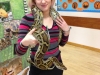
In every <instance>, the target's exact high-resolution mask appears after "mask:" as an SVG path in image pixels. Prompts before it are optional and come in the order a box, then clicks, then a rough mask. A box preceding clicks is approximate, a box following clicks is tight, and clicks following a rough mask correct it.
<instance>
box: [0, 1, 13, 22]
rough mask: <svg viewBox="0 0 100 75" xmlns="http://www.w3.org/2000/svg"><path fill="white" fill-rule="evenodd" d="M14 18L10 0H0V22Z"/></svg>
mask: <svg viewBox="0 0 100 75" xmlns="http://www.w3.org/2000/svg"><path fill="white" fill-rule="evenodd" d="M12 19H13V15H12V11H11V6H10V2H9V1H6V2H0V22H7V21H10V20H12Z"/></svg>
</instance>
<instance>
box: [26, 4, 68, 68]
mask: <svg viewBox="0 0 100 75" xmlns="http://www.w3.org/2000/svg"><path fill="white" fill-rule="evenodd" d="M31 11H32V13H33V15H34V23H33V25H32V26H31V29H33V28H36V30H35V32H34V33H33V36H34V37H35V38H36V39H37V40H38V42H39V47H38V50H37V51H36V54H35V57H34V62H33V61H32V60H31V58H28V59H27V62H29V63H31V64H33V65H34V66H36V67H37V68H39V69H42V70H51V69H53V68H54V67H55V66H56V67H57V68H58V69H61V70H66V69H67V68H66V67H65V66H64V65H63V64H62V63H60V62H59V61H58V59H57V58H56V57H49V58H48V59H47V60H43V56H44V54H45V53H46V52H47V51H48V47H49V45H50V42H49V41H50V38H49V37H50V36H49V34H48V33H46V31H45V30H43V29H42V27H41V26H42V25H43V14H42V11H41V10H39V9H38V7H37V6H35V5H34V6H33V7H32V9H31ZM50 16H51V17H52V19H53V20H55V19H56V18H57V17H58V16H59V13H58V12H57V11H56V10H55V9H54V8H51V11H50ZM31 29H30V30H31ZM59 34H60V35H59V42H60V40H61V29H60V33H59ZM59 42H58V43H59ZM53 64H54V66H53V67H52V65H53Z"/></svg>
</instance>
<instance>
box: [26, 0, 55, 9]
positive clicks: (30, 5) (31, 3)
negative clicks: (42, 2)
mask: <svg viewBox="0 0 100 75" xmlns="http://www.w3.org/2000/svg"><path fill="white" fill-rule="evenodd" d="M51 1H52V4H51V7H53V5H54V3H55V0H51ZM34 4H35V0H28V4H27V5H28V7H29V8H31V7H32V5H34Z"/></svg>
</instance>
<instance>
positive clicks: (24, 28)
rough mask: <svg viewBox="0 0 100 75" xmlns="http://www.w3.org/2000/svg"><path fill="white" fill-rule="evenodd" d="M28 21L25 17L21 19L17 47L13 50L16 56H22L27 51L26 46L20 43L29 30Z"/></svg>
mask: <svg viewBox="0 0 100 75" xmlns="http://www.w3.org/2000/svg"><path fill="white" fill-rule="evenodd" d="M28 20H29V18H28V17H27V16H26V15H25V16H24V17H23V18H22V20H21V23H20V26H19V33H18V39H17V45H16V49H15V52H16V54H17V55H24V54H25V53H26V51H27V49H28V46H25V45H23V44H22V43H21V41H22V40H23V39H24V37H25V36H26V34H27V33H28V32H29V28H30V25H29V24H30V23H29V21H28Z"/></svg>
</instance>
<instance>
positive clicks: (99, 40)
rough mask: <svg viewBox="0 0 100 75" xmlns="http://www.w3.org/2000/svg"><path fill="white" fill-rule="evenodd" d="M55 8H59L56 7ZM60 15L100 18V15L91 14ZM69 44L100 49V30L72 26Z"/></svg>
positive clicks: (64, 13) (67, 13)
mask: <svg viewBox="0 0 100 75" xmlns="http://www.w3.org/2000/svg"><path fill="white" fill-rule="evenodd" d="M56 1H57V0H56ZM55 3H56V2H55ZM54 7H55V8H57V7H56V6H54ZM59 13H60V14H61V15H62V16H75V17H89V18H100V13H90V12H59ZM69 42H73V43H77V44H81V45H86V46H90V47H94V48H99V49H100V29H90V28H83V27H76V26H72V29H71V31H70V35H69Z"/></svg>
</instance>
